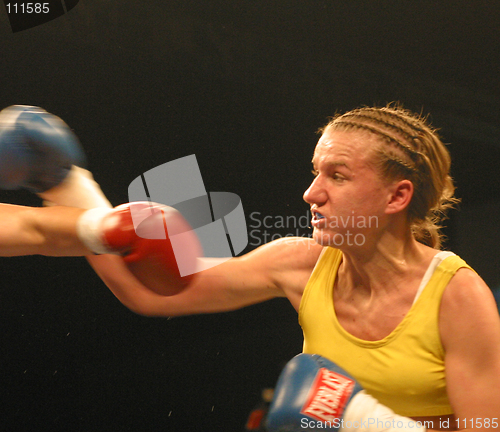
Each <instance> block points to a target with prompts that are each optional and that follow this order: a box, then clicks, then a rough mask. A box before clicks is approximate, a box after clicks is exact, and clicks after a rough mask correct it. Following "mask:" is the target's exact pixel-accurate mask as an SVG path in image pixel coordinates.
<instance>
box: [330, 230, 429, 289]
mask: <svg viewBox="0 0 500 432" xmlns="http://www.w3.org/2000/svg"><path fill="white" fill-rule="evenodd" d="M342 252H343V254H344V258H343V261H342V264H341V267H340V269H339V277H340V278H342V279H343V280H344V282H345V283H344V286H345V287H346V288H347V289H351V288H356V289H358V290H363V291H365V292H366V293H367V294H371V293H372V292H374V291H389V290H391V291H392V290H399V289H401V286H402V285H403V286H404V284H401V281H402V280H404V279H405V278H408V277H412V276H413V275H414V276H415V277H419V276H420V273H422V272H425V270H426V268H427V266H428V265H429V263H430V260H431V259H432V257H433V256H434V255H435V254H436V251H435V250H434V249H432V248H430V247H428V246H425V245H423V244H421V243H419V242H417V241H416V240H415V239H414V237H413V235H412V234H411V232H410V231H409V230H408V232H407V233H406V234H405V235H404V236H392V235H391V234H390V233H389V232H385V233H384V234H383V235H382V237H381V238H379V239H377V240H376V241H374V242H373V243H371V244H365V245H363V247H358V248H354V247H353V248H349V249H346V250H343V251H342Z"/></svg>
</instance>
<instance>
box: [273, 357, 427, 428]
mask: <svg viewBox="0 0 500 432" xmlns="http://www.w3.org/2000/svg"><path fill="white" fill-rule="evenodd" d="M267 428H268V430H269V432H295V431H296V432H298V431H317V430H318V429H321V430H332V431H338V430H340V431H341V432H358V431H363V432H396V431H397V432H399V431H400V430H401V429H406V430H408V429H409V430H412V431H413V432H425V430H426V428H425V427H423V425H422V424H421V423H419V422H415V421H413V420H412V419H410V418H408V417H403V416H400V415H397V414H395V413H394V411H392V410H391V409H390V408H388V407H386V406H385V405H382V404H381V403H379V402H378V401H377V400H376V399H375V398H373V397H372V396H370V395H369V394H368V393H367V392H366V391H365V390H363V389H362V387H361V386H360V385H359V383H358V382H357V381H356V380H355V379H354V378H353V377H351V376H350V375H349V374H348V373H347V372H345V371H344V370H343V369H341V368H340V367H338V366H337V365H336V364H335V363H333V362H331V361H330V360H328V359H325V358H324V357H321V356H319V355H311V354H299V355H298V356H295V357H294V358H293V359H292V360H290V361H289V362H288V363H287V365H286V366H285V368H284V369H283V372H282V373H281V375H280V377H279V380H278V383H277V385H276V388H275V392H274V400H273V403H272V404H271V408H270V409H269V414H268V417H267Z"/></svg>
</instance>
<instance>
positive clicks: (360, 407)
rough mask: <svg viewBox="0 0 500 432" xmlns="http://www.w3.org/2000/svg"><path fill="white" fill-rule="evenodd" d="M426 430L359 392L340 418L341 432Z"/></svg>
mask: <svg viewBox="0 0 500 432" xmlns="http://www.w3.org/2000/svg"><path fill="white" fill-rule="evenodd" d="M426 430H427V429H426V428H425V427H424V426H423V425H422V424H421V423H419V422H416V421H414V420H412V419H411V418H409V417H403V416H400V415H397V414H395V413H394V411H392V410H391V409H390V408H388V407H386V406H385V405H382V404H381V403H380V402H378V401H377V400H376V399H375V398H374V397H372V396H370V395H369V394H368V393H366V391H365V390H363V391H360V392H359V393H358V394H357V395H356V396H354V397H353V398H352V400H351V402H350V403H349V405H348V406H347V408H346V410H345V412H344V415H343V416H342V426H341V428H340V431H341V432H402V431H406V432H425V431H426Z"/></svg>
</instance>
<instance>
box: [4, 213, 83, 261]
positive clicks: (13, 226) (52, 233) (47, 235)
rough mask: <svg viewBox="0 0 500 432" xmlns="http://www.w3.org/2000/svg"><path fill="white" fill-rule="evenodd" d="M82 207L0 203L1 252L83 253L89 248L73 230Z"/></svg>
mask: <svg viewBox="0 0 500 432" xmlns="http://www.w3.org/2000/svg"><path fill="white" fill-rule="evenodd" d="M83 211H84V210H81V209H76V208H69V207H50V208H39V207H24V206H14V205H7V204H3V205H1V206H0V220H1V221H2V229H1V231H0V255H1V256H21V255H47V256H82V255H86V254H89V253H90V251H89V250H88V249H87V248H86V247H85V246H84V245H83V244H82V243H81V241H80V240H79V238H78V236H77V233H76V221H77V220H78V218H79V216H80V215H81V214H82V213H83Z"/></svg>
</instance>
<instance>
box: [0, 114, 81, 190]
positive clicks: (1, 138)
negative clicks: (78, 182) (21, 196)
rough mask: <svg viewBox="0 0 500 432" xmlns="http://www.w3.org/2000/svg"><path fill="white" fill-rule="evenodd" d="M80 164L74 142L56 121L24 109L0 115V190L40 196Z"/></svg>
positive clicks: (66, 128) (62, 125)
mask: <svg viewBox="0 0 500 432" xmlns="http://www.w3.org/2000/svg"><path fill="white" fill-rule="evenodd" d="M84 160H85V156H84V153H83V151H82V149H81V147H80V143H79V141H78V138H77V137H76V136H75V134H74V133H73V132H72V131H71V129H70V128H69V127H68V125H67V124H66V123H64V122H63V121H62V120H61V119H60V118H59V117H57V116H55V115H52V114H49V113H48V112H47V111H45V110H44V109H42V108H38V107H33V106H26V105H13V106H11V107H8V108H5V109H4V110H2V111H1V112H0V188H3V189H19V188H26V189H28V190H30V191H32V192H35V193H38V192H43V191H46V190H47V189H50V188H52V187H54V186H56V185H58V184H59V183H61V182H62V181H63V180H64V179H65V178H66V176H67V175H68V173H69V171H70V169H71V166H72V165H81V164H83V163H84Z"/></svg>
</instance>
